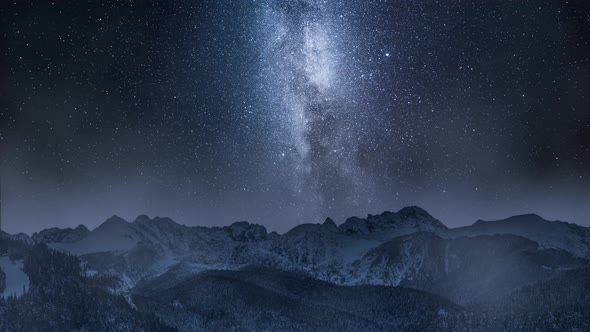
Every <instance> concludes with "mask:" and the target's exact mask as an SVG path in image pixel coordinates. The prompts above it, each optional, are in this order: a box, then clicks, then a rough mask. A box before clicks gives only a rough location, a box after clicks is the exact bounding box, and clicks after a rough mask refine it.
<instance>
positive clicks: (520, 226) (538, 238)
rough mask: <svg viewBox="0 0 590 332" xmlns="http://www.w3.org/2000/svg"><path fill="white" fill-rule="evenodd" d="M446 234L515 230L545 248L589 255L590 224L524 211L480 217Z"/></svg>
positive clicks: (473, 233) (515, 233)
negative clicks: (501, 216) (498, 217)
mask: <svg viewBox="0 0 590 332" xmlns="http://www.w3.org/2000/svg"><path fill="white" fill-rule="evenodd" d="M441 234H444V235H446V236H450V237H460V236H477V235H493V234H513V235H518V236H522V237H524V238H527V239H530V240H532V241H535V242H537V243H539V244H540V245H541V246H543V247H546V248H555V249H561V250H565V251H567V252H570V253H572V254H574V255H575V256H577V257H582V258H590V228H589V227H583V226H579V225H576V224H571V223H566V222H562V221H549V220H545V219H543V218H541V217H539V216H538V215H535V214H525V215H519V216H514V217H510V218H507V219H503V220H497V221H483V220H478V221H477V222H475V223H474V224H473V225H471V226H466V227H460V228H455V229H451V230H449V231H447V232H442V233H441Z"/></svg>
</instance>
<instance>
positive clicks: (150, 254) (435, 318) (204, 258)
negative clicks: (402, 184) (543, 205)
mask: <svg viewBox="0 0 590 332" xmlns="http://www.w3.org/2000/svg"><path fill="white" fill-rule="evenodd" d="M2 237H3V238H4V239H5V240H9V241H13V242H15V243H16V242H18V243H24V245H26V246H29V245H35V247H37V246H39V245H40V244H41V243H42V244H45V245H47V246H48V247H49V248H53V249H55V250H58V252H63V253H68V254H72V255H75V256H77V257H78V258H79V259H80V261H81V263H82V267H81V268H82V270H81V271H82V272H81V273H82V274H83V276H85V277H84V278H91V279H92V280H94V279H96V278H103V279H104V278H107V279H108V280H111V281H110V282H107V283H106V284H104V285H103V286H102V287H103V288H104V289H107V290H108V291H109V292H110V293H113V294H118V296H119V295H120V296H123V297H124V298H125V299H126V301H127V303H128V305H129V306H131V307H132V308H134V309H133V310H139V312H142V313H150V314H153V315H155V316H156V317H157V318H158V319H159V320H160V321H161V322H162V324H165V325H168V326H171V327H173V328H178V329H180V330H187V331H188V330H193V329H195V328H197V329H199V328H201V329H211V328H213V329H222V328H223V327H228V326H231V327H232V328H235V329H237V330H240V329H247V330H248V329H254V330H259V329H270V330H276V329H281V330H283V329H285V327H286V326H292V327H293V330H314V329H317V328H318V326H320V325H318V324H321V321H322V319H324V318H325V317H324V316H323V315H326V317H328V316H329V317H331V316H332V315H334V314H337V315H339V316H346V317H347V318H346V319H344V318H342V319H341V320H339V321H338V322H334V323H333V325H330V327H331V328H330V329H334V330H336V329H339V330H342V329H344V330H355V329H358V328H361V327H362V326H365V327H367V328H368V329H369V330H383V329H385V330H388V329H398V330H410V331H413V330H416V331H417V330H420V328H422V330H423V329H424V328H426V327H428V328H433V330H437V329H441V330H444V328H443V327H444V326H447V327H449V326H454V328H455V329H458V330H460V329H462V328H463V327H465V326H467V327H471V329H467V330H486V329H487V330H494V328H497V327H498V326H497V325H494V324H496V323H497V324H504V319H506V320H514V319H517V321H518V322H519V324H520V323H523V322H529V323H527V324H530V321H538V319H537V318H535V317H536V316H535V317H533V316H534V315H532V314H531V312H536V313H537V314H538V315H544V314H546V313H547V312H546V311H547V310H562V309H563V308H566V307H568V306H570V305H571V306H574V307H575V308H578V307H577V306H579V304H580V303H586V302H588V295H587V294H588V292H586V291H584V290H585V289H586V288H584V287H588V283H587V282H584V280H586V279H587V278H586V277H587V270H588V269H589V268H590V265H589V261H588V260H589V259H590V228H587V227H582V226H578V225H575V224H570V223H566V222H560V221H547V220H544V219H543V218H541V217H539V216H537V215H532V214H531V215H520V216H514V217H510V218H507V219H504V220H498V221H482V220H479V221H477V222H475V223H474V224H473V225H471V226H466V227H460V228H454V229H449V228H447V227H446V226H445V225H444V224H443V223H442V222H441V221H439V220H437V219H436V218H434V217H432V216H431V215H430V214H428V213H427V212H426V211H424V210H423V209H421V208H419V207H406V208H403V209H401V210H399V211H397V212H389V211H386V212H383V213H381V214H378V215H368V216H367V217H366V218H358V217H351V218H348V219H347V220H346V221H345V222H344V223H342V224H340V225H336V223H335V222H334V221H332V220H331V219H330V218H327V219H326V220H325V221H324V222H323V223H320V224H301V225H299V226H297V227H294V228H293V229H291V230H290V231H288V232H286V233H284V234H277V233H275V232H270V233H269V232H267V230H266V228H265V227H264V226H261V225H257V224H251V223H248V222H236V223H233V224H231V225H229V226H225V227H188V226H184V225H180V224H177V223H175V222H174V221H173V220H171V219H169V218H160V217H155V218H149V217H147V216H145V215H141V216H139V217H137V219H135V220H134V221H132V222H128V221H125V220H123V219H122V218H119V217H117V216H113V217H111V218H109V219H108V220H106V221H105V222H104V223H103V224H101V225H100V226H99V227H97V228H95V229H93V230H92V231H90V230H88V229H87V228H86V227H84V226H82V225H81V226H78V227H76V228H74V229H71V228H66V229H59V228H49V229H45V230H42V231H40V232H38V233H34V234H33V235H32V236H31V237H28V236H26V235H23V234H19V235H15V236H11V235H7V234H2ZM47 250H51V249H47ZM24 256H26V255H24ZM25 266H26V260H25ZM576 271H578V272H576ZM585 271H586V272H585ZM561 278H566V279H568V280H569V279H571V280H573V281H570V282H571V284H570V285H569V287H573V288H572V289H573V290H570V291H574V292H579V294H578V295H576V296H573V297H572V298H569V299H568V301H569V302H567V303H566V304H561V303H560V302H559V301H560V300H559V298H557V300H556V299H554V301H556V302H555V303H553V304H551V303H544V304H543V305H547V306H549V307H551V305H553V306H554V307H551V308H549V307H547V308H545V307H542V308H541V307H539V306H538V305H535V304H534V303H528V302H527V301H526V299H525V297H523V296H525V295H523V294H526V296H528V297H532V296H536V295H535V294H537V288H536V287H545V288H547V287H549V286H547V285H550V287H553V288H559V287H560V286H559V285H560V284H559V282H557V281H556V280H560V279H561ZM103 279H100V280H103ZM343 286H349V287H352V288H342V287H343ZM31 287H32V288H34V287H35V286H34V283H33V285H32V286H31ZM367 287H369V288H367ZM371 287H381V288H371ZM400 287H401V288H400ZM577 287H578V288H579V289H577ZM409 288H411V289H413V290H414V291H410V290H409ZM215 290H217V291H215ZM392 292H393V293H392ZM385 294H389V295H385ZM25 296H27V295H25ZM383 296H385V298H383ZM352 299H354V300H352ZM236 301H237V302H236ZM252 301H254V302H252ZM388 301H390V302H391V301H394V302H395V304H391V305H394V306H395V307H396V308H397V311H396V313H395V314H394V313H387V314H386V313H383V312H382V313H380V314H378V313H376V312H375V311H371V312H365V313H363V314H358V315H353V316H350V313H351V312H358V311H359V310H361V308H362V307H364V306H366V305H367V303H372V304H371V305H373V306H375V310H377V303H384V302H388ZM407 301H410V302H411V303H410V302H407ZM506 301H508V302H510V303H520V304H519V308H521V309H522V308H523V306H525V307H526V306H533V307H532V308H531V310H533V309H534V310H533V311H531V312H529V311H527V310H524V309H522V310H524V313H522V314H521V316H518V317H515V316H513V315H512V314H511V313H509V312H505V313H504V314H503V315H505V316H502V315H498V316H497V319H498V320H499V321H498V322H496V323H493V322H491V323H490V322H488V323H489V324H491V325H489V326H487V325H486V326H487V327H486V326H483V325H481V326H480V325H478V324H480V323H481V319H482V318H481V317H482V316H480V315H483V314H484V313H485V311H486V310H492V309H490V308H493V310H495V311H498V310H500V309H499V307H498V306H506V303H507V302H506ZM523 301H524V302H523ZM345 302H346V303H350V305H349V306H348V307H346V308H347V309H342V308H343V306H342V305H341V304H338V305H335V303H345ZM238 303H239V304H238ZM363 303H364V304H363ZM392 303H393V302H392ZM400 303H406V304H405V305H404V306H403V307H404V308H405V309H403V310H401V309H399V308H398V307H397V306H399V305H400ZM275 305H276V306H277V307H276V308H273V306H275ZM244 306H246V307H244ZM369 306H370V305H369ZM426 308H430V309H426ZM332 310H336V311H334V312H332ZM338 310H344V311H345V312H340V311H338ZM347 310H348V311H347ZM379 310H381V309H379ZM506 310H507V309H506ZM544 310H545V311H544ZM575 310H577V311H575V312H576V316H575V317H574V318H572V317H570V316H567V317H565V318H564V317H561V318H559V317H558V318H559V319H562V318H563V319H564V322H561V321H560V320H559V319H558V321H559V322H558V323H556V324H558V326H560V325H559V324H574V325H575V326H578V325H579V324H582V325H579V326H585V325H583V324H586V325H587V322H588V320H584V319H583V318H584V317H590V316H587V315H589V312H588V309H580V308H578V309H575ZM241 312H249V313H250V315H249V317H251V318H252V317H257V318H252V320H244V321H242V320H241V318H240V315H239V313H241ZM310 312H321V313H322V314H321V315H319V316H317V315H315V316H314V315H312V314H310ZM412 312H419V313H420V315H424V316H420V318H419V319H417V318H416V317H413V316H412ZM554 314H556V313H554ZM391 315H394V316H395V317H393V316H391ZM525 316H526V317H525ZM304 317H310V318H309V319H306V318H304ZM322 317H324V318H322ZM502 317H503V318H502ZM249 319H250V318H249ZM572 319H573V321H572ZM583 322H586V323H583ZM449 324H450V325H449ZM470 324H475V325H470ZM486 324H487V323H486ZM523 324H524V323H523ZM576 324H578V325H576ZM502 326H504V325H502ZM579 326H578V327H579ZM347 327H348V328H347Z"/></svg>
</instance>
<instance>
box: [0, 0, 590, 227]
mask: <svg viewBox="0 0 590 332" xmlns="http://www.w3.org/2000/svg"><path fill="white" fill-rule="evenodd" d="M0 27H1V29H0V51H1V53H0V54H1V55H0V57H1V58H0V139H1V141H0V144H1V148H0V153H1V155H0V157H1V165H0V175H1V181H2V182H1V185H2V223H3V225H2V227H3V229H4V230H6V231H8V232H11V233H14V232H20V231H22V232H29V233H31V232H33V231H38V230H40V229H42V228H45V227H50V226H60V227H66V226H69V227H71V226H76V225H78V224H80V223H83V224H86V225H88V226H89V227H91V228H92V227H95V226H97V225H98V224H100V223H101V222H102V221H104V220H105V219H106V218H107V217H109V216H111V215H113V214H117V215H120V216H122V217H124V218H126V219H129V220H133V219H134V217H135V216H137V215H138V214H143V213H145V214H148V215H151V216H155V215H159V216H169V217H171V218H173V219H174V220H175V221H177V222H180V223H184V224H187V225H226V224H229V223H231V222H233V221H237V220H248V221H251V222H256V223H261V224H263V225H265V226H267V228H269V229H270V230H277V231H279V232H283V231H286V230H288V229H290V228H291V227H293V226H294V225H296V224H299V223H303V222H321V221H323V218H325V217H327V216H330V217H332V218H334V219H335V220H336V222H337V223H340V222H343V221H344V218H346V217H349V216H352V215H358V216H364V215H366V214H367V213H373V214H375V213H380V212H382V211H384V210H397V209H399V208H401V207H403V206H406V205H418V206H421V207H423V208H424V209H426V210H427V211H429V212H430V213H431V214H432V215H434V216H435V217H437V218H439V219H440V220H442V221H443V222H444V223H445V224H446V225H448V226H451V227H455V226H462V225H467V224H471V223H473V222H474V221H475V220H477V219H479V218H481V219H499V218H504V217H508V216H510V215H514V214H519V213H538V214H540V215H541V216H543V217H545V218H548V219H560V220H566V221H570V222H576V223H579V224H582V225H586V226H590V219H589V218H588V216H590V3H588V1H586V0H572V1H542V0H534V1H533V0H522V1H466V0H451V1H441V0H420V1H416V0H399V1H394V0H367V1H353V0H224V1H219V0H198V1H197V0H191V1H189V0H161V1H155V0H154V1H132V0H127V1H73V0H71V1H66V0H64V1H58V0H56V1H53V2H51V1H21V0H17V1H3V2H2V3H1V4H0Z"/></svg>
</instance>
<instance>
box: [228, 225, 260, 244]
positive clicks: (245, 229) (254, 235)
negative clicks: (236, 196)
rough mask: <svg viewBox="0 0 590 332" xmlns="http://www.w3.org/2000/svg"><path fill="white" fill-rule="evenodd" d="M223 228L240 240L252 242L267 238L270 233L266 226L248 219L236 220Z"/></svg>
mask: <svg viewBox="0 0 590 332" xmlns="http://www.w3.org/2000/svg"><path fill="white" fill-rule="evenodd" d="M223 229H224V230H225V231H226V232H228V234H229V236H230V238H231V239H232V240H234V241H239V242H252V241H260V240H264V239H266V237H267V236H268V233H267V231H266V228H265V227H264V226H261V225H258V224H251V223H249V222H247V221H238V222H234V223H233V224H231V225H230V226H225V227H223Z"/></svg>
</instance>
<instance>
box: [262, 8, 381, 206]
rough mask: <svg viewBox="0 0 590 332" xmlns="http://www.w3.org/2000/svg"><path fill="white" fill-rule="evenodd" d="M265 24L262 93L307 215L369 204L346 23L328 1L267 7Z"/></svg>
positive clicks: (264, 12) (263, 20) (264, 10)
mask: <svg viewBox="0 0 590 332" xmlns="http://www.w3.org/2000/svg"><path fill="white" fill-rule="evenodd" d="M262 8H263V14H262V20H261V22H262V23H261V27H260V30H261V37H262V39H263V42H262V43H261V46H262V56H263V61H262V66H261V70H262V75H264V76H265V79H264V82H265V83H264V84H263V86H262V90H263V91H264V93H265V95H266V97H267V98H268V100H269V101H270V107H273V108H274V109H275V110H274V111H275V112H276V113H277V114H276V117H277V118H276V120H277V121H278V122H279V123H280V124H281V126H280V128H287V129H288V131H287V132H288V135H287V136H286V137H284V139H285V142H284V145H285V147H284V149H285V150H284V152H281V155H282V156H284V157H285V158H289V159H290V160H291V162H292V166H293V169H291V170H290V171H291V172H293V175H294V176H293V178H292V180H293V189H294V191H295V192H296V193H297V194H298V195H299V196H301V197H303V198H305V199H306V200H307V202H306V204H304V205H302V206H301V208H303V209H307V210H310V209H317V211H318V213H324V214H325V213H326V212H327V211H329V210H332V209H338V208H340V209H341V208H342V207H343V205H355V206H358V205H359V204H361V203H363V202H366V201H368V200H370V199H371V195H370V192H369V191H368V190H367V189H368V187H369V183H368V179H367V177H366V175H365V174H364V170H363V169H362V168H361V167H359V164H358V153H359V149H358V134H357V130H359V128H360V126H361V125H362V123H359V119H361V117H360V116H356V114H355V112H358V110H356V109H355V108H354V105H351V104H350V101H351V100H352V101H353V100H354V96H355V94H356V93H357V91H355V89H353V88H351V87H350V84H349V83H350V81H352V80H353V79H354V77H355V76H354V75H355V73H353V72H350V71H349V70H348V68H347V65H346V63H345V61H344V59H342V56H341V55H342V54H344V53H345V52H344V51H343V50H342V49H341V48H343V47H344V43H345V42H346V40H350V38H347V37H349V36H346V30H347V29H346V25H345V21H344V20H343V19H342V18H343V17H342V15H340V16H338V15H337V12H336V10H335V8H334V5H333V3H332V5H330V3H328V2H325V1H314V0H309V1H288V2H284V1H270V2H267V3H265V4H264V5H263V6H262Z"/></svg>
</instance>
